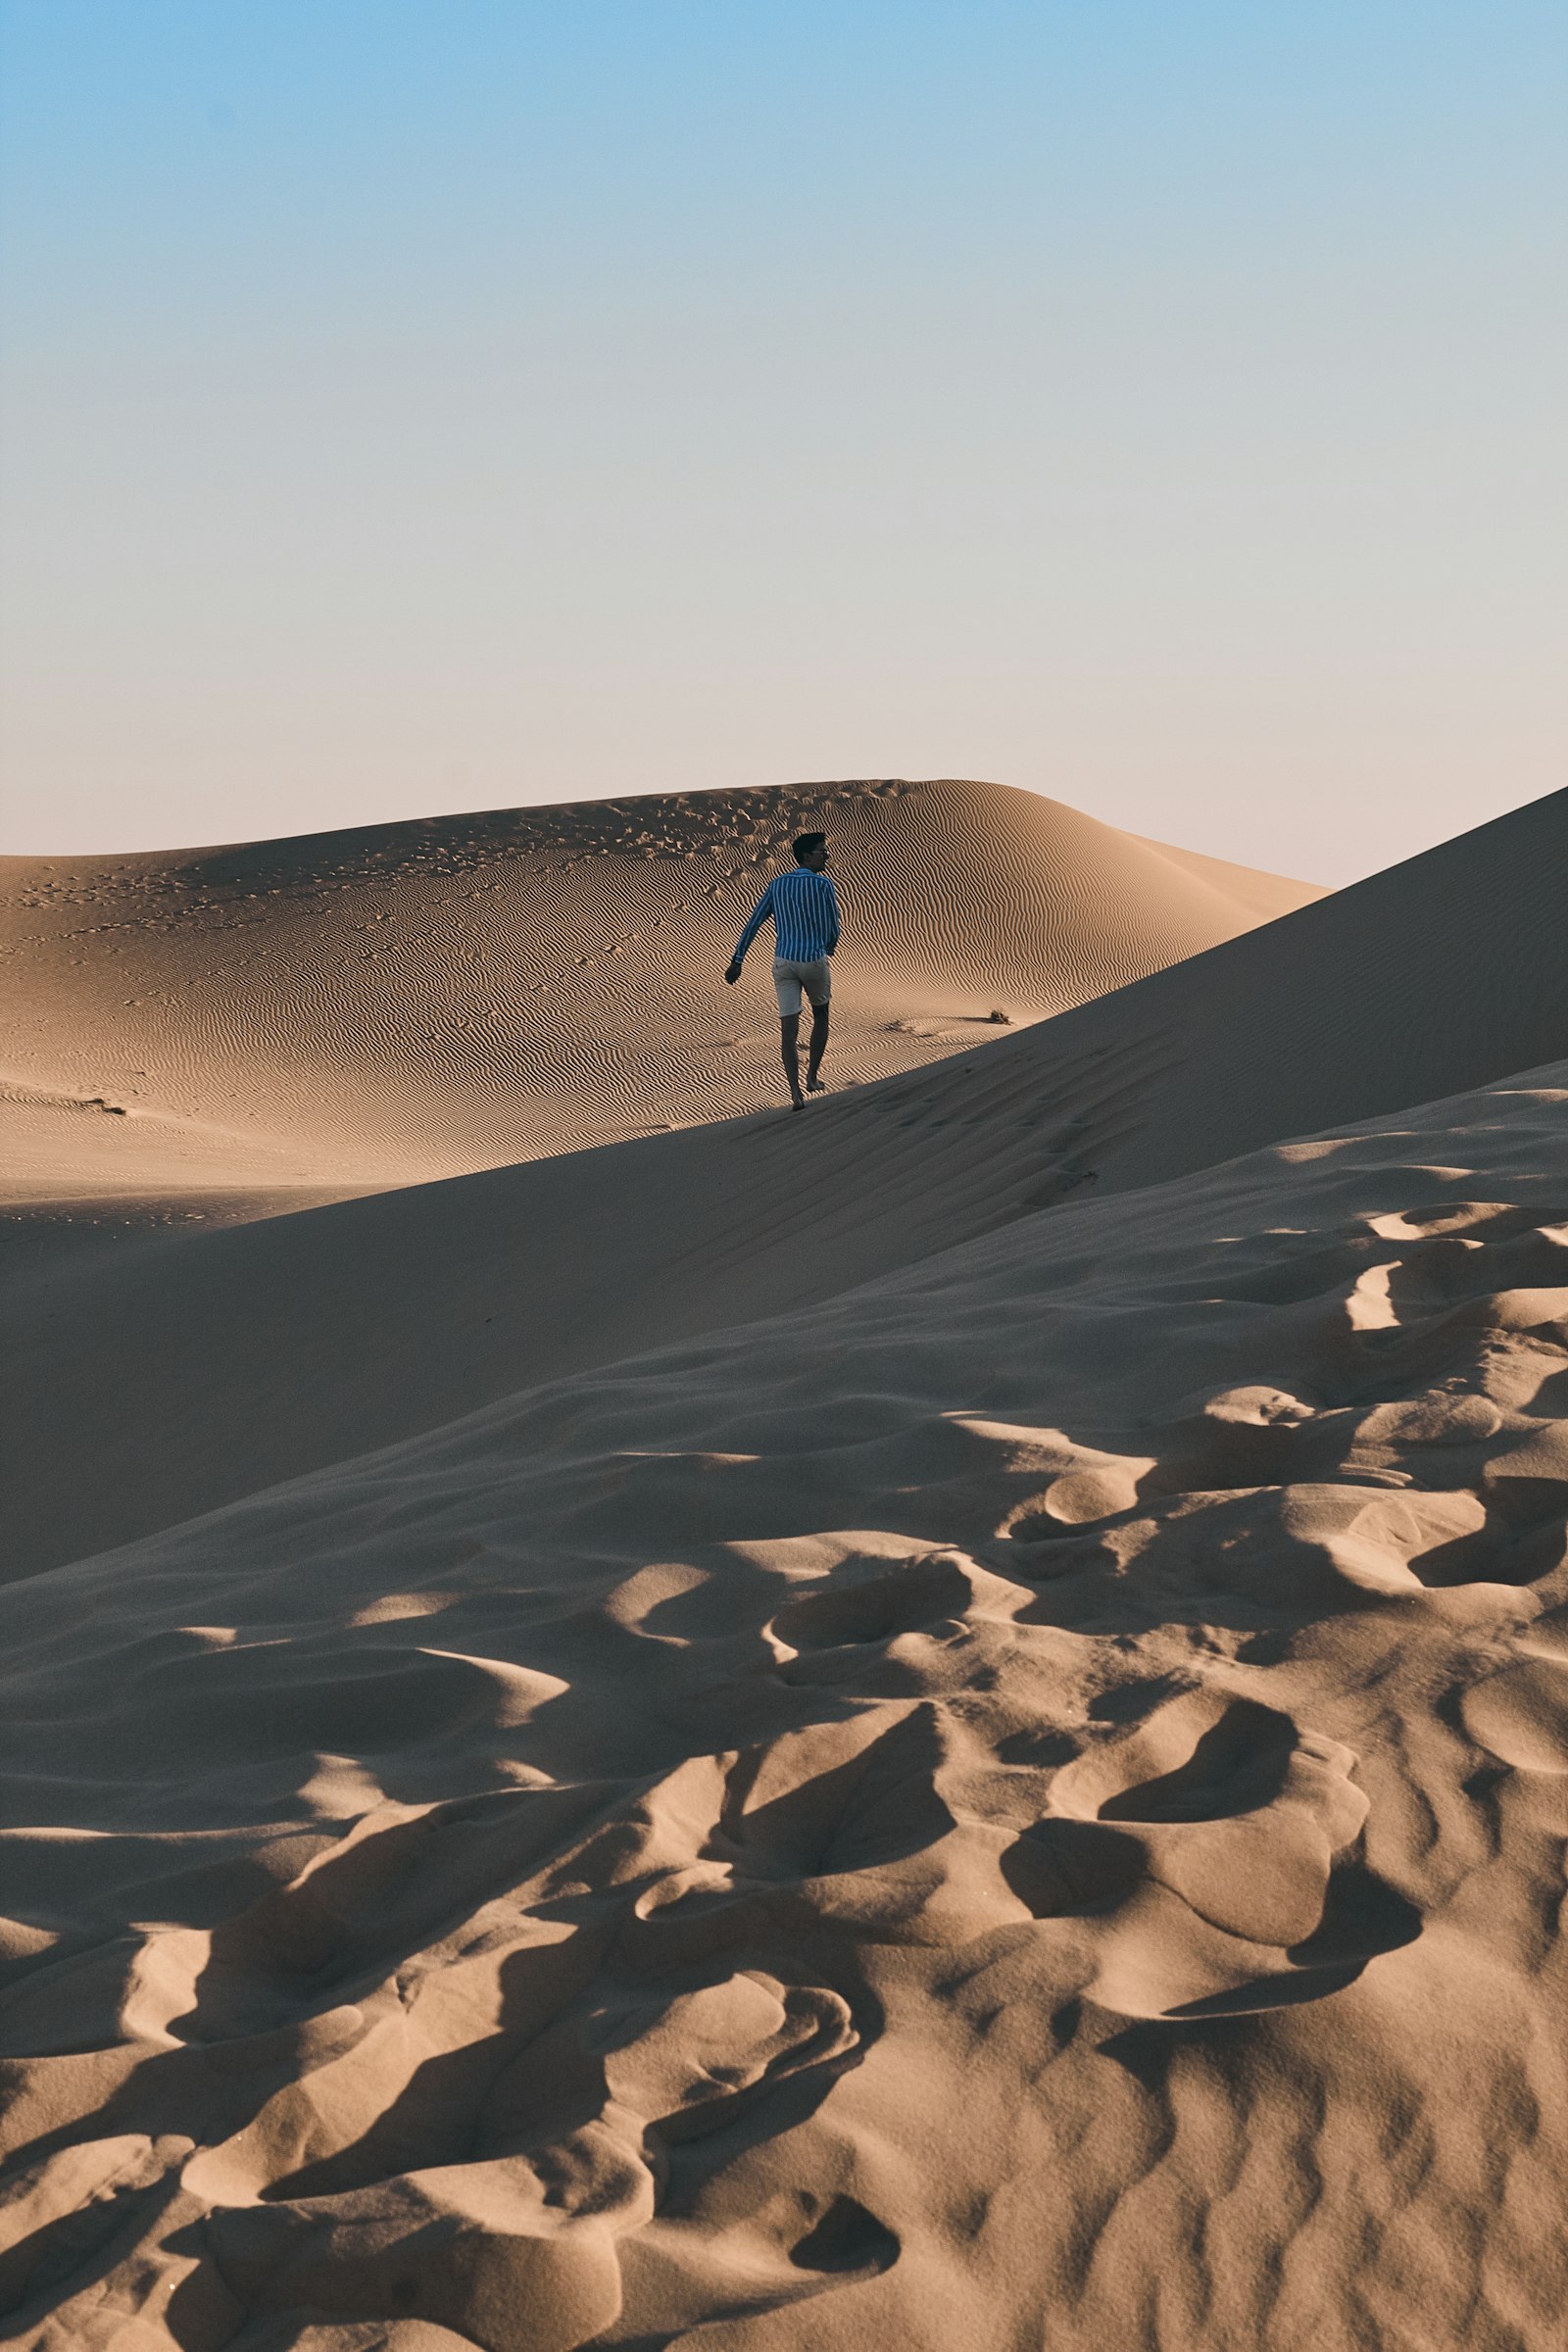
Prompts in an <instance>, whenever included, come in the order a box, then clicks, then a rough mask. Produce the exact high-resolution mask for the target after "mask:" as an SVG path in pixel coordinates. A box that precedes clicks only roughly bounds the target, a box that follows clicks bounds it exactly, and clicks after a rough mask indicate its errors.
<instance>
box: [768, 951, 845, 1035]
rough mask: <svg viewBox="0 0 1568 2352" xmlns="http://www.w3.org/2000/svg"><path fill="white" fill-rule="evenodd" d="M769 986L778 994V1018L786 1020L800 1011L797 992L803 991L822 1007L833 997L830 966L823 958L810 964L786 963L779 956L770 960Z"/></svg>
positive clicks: (831, 968)
mask: <svg viewBox="0 0 1568 2352" xmlns="http://www.w3.org/2000/svg"><path fill="white" fill-rule="evenodd" d="M773 986H774V988H775V989H776V990H777V991H778V1017H779V1019H780V1020H781V1021H783V1020H788V1018H789V1016H790V1014H791V1013H797V1012H799V1011H800V1009H801V991H802V989H804V990H805V991H806V994H807V995H808V997H809V999H810V1001H811V1003H812V1004H813V1005H825V1004H826V1003H827V1001H828V999H829V998H830V997H831V996H832V994H833V966H832V965H831V964H830V963H829V961H828V959H827V957H826V956H816V957H814V958H813V960H812V961H811V962H810V963H787V962H786V961H785V959H784V957H783V956H774V958H773Z"/></svg>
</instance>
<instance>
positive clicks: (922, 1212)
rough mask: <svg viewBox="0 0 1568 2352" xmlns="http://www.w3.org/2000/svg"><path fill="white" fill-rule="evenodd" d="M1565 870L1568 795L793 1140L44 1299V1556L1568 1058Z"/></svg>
mask: <svg viewBox="0 0 1568 2352" xmlns="http://www.w3.org/2000/svg"><path fill="white" fill-rule="evenodd" d="M1565 867H1568V795H1555V796H1553V797H1552V798H1551V799H1549V800H1545V801H1542V802H1538V803H1537V804H1535V805H1534V806H1533V807H1531V808H1529V809H1521V810H1519V811H1518V812H1516V813H1515V814H1514V815H1512V816H1509V817H1505V818H1503V819H1501V820H1499V821H1498V822H1497V823H1495V824H1493V825H1489V826H1486V827H1483V828H1482V829H1481V830H1479V831H1477V832H1475V833H1472V834H1469V835H1466V836H1465V837H1463V838H1462V839H1461V840H1459V841H1455V842H1451V843H1448V844H1446V846H1445V847H1444V848H1442V849H1440V850H1435V851H1432V852H1430V853H1429V854H1428V855H1426V856H1425V857H1422V858H1415V859H1412V860H1411V861H1410V862H1409V863H1408V864H1405V865H1402V866H1397V867H1395V868H1393V869H1392V870H1391V871H1390V872H1388V873H1386V874H1382V875H1379V876H1377V877H1375V878H1374V879H1373V880H1372V881H1370V882H1365V883H1361V884H1358V885H1357V886H1356V887H1355V888H1353V889H1351V890H1347V891H1343V892H1340V893H1338V894H1337V895H1336V896H1335V897H1333V898H1331V899H1325V900H1323V901H1321V902H1320V903H1319V904H1317V905H1315V906H1312V907H1304V908H1302V909H1301V910H1299V912H1297V913H1294V914H1290V915H1287V916H1286V917H1284V919H1283V920H1281V921H1279V922H1276V923H1272V924H1270V925H1269V926H1268V927H1267V928H1265V929H1262V930H1258V931H1254V932H1252V933H1250V934H1249V935H1247V936H1246V937H1243V938H1239V939H1236V940H1233V941H1231V942H1229V943H1227V944H1226V945H1224V946H1222V947H1220V948H1217V949H1215V950H1213V951H1211V952H1210V953H1208V954H1207V955H1204V956H1198V957H1195V958H1194V959H1192V960H1191V961H1189V962H1186V963H1183V964H1180V965H1177V966H1175V967H1174V968H1172V969H1170V970H1167V971H1164V972H1160V973H1156V974H1154V975H1153V976H1152V977H1151V978H1149V979H1146V980H1144V981H1142V982H1141V983H1139V984H1137V985H1136V986H1134V987H1131V988H1128V989H1125V990H1122V991H1121V992H1119V993H1118V994H1116V995H1114V996H1111V997H1107V998H1103V999H1100V1000H1098V1001H1096V1002H1095V1003H1093V1004H1091V1005H1084V1006H1082V1007H1080V1008H1079V1009H1077V1010H1075V1011H1071V1012H1068V1013H1065V1014H1063V1015H1061V1016H1060V1017H1059V1018H1057V1019H1055V1020H1052V1021H1048V1022H1044V1023H1042V1024H1040V1025H1038V1026H1036V1027H1034V1028H1032V1029H1030V1030H1027V1031H1025V1032H1023V1033H1021V1034H1019V1035H1016V1036H1010V1037H1009V1036H1004V1037H1002V1038H1001V1039H1000V1040H999V1042H998V1043H997V1044H995V1045H992V1046H987V1047H985V1048H984V1049H982V1050H981V1051H980V1052H978V1053H973V1054H964V1055H960V1056H958V1057H956V1058H955V1059H952V1060H949V1061H947V1062H944V1063H943V1064H942V1065H941V1066H940V1067H937V1068H933V1069H926V1070H920V1071H914V1072H910V1073H907V1074H906V1075H904V1076H902V1077H898V1078H895V1079H892V1080H890V1081H888V1082H886V1083H884V1084H882V1085H880V1086H876V1087H871V1088H866V1089H862V1090H860V1091H858V1092H856V1093H854V1094H851V1095H848V1096H837V1097H832V1098H829V1099H827V1100H825V1101H823V1102H820V1103H812V1104H811V1105H809V1109H808V1111H807V1112H806V1113H804V1114H803V1115H802V1116H800V1117H798V1118H797V1117H794V1116H793V1115H791V1114H790V1113H788V1112H783V1113H779V1114H772V1113H766V1114H762V1115H760V1116H755V1117H753V1118H751V1119H747V1120H741V1121H736V1122H732V1123H729V1124H725V1125H722V1126H719V1127H714V1128H711V1129H708V1130H706V1131H701V1132H692V1133H686V1134H677V1135H668V1136H660V1137H653V1138H645V1139H642V1140H639V1141H637V1142H634V1143H628V1144H624V1145H619V1146H614V1147H612V1148H610V1149H607V1150H603V1151H600V1152H590V1153H583V1154H580V1155H575V1156H572V1157H568V1158H564V1159H557V1160H552V1161H548V1162H537V1163H535V1164H533V1165H531V1166H527V1167H520V1168H512V1169H501V1170H497V1171H494V1172H491V1173H486V1174H482V1175H477V1176H472V1177H468V1178H465V1179H463V1180H461V1181H460V1182H457V1183H454V1184H450V1185H438V1186H433V1187H426V1188H423V1189H418V1190H411V1191H407V1192H403V1193H400V1194H395V1195H388V1196H383V1197H381V1198H379V1199H375V1200H368V1201H351V1202H347V1203H344V1204H341V1205H338V1206H335V1207H330V1208H324V1209H317V1210H313V1211H310V1212H309V1213H307V1214H303V1215H299V1216H294V1217H288V1218H282V1219H278V1220H275V1221H274V1222H272V1223H271V1224H269V1225H265V1226H264V1225H257V1226H251V1227H247V1228H244V1229H242V1230H239V1231H233V1232H227V1233H215V1234H212V1235H210V1236H202V1237H199V1238H196V1239H191V1240H178V1241H175V1242H172V1243H169V1244H165V1245H155V1244H148V1245H146V1246H145V1248H144V1249H143V1250H142V1251H141V1253H140V1254H138V1255H130V1256H126V1257H124V1258H123V1260H122V1261H121V1262H118V1263H115V1264H110V1265H103V1266H99V1267H96V1268H94V1267H91V1266H83V1267H81V1268H79V1269H78V1270H77V1272H76V1273H75V1274H74V1275H73V1274H72V1273H71V1271H70V1269H69V1268H68V1269H65V1270H64V1271H63V1272H62V1273H61V1274H60V1275H59V1276H58V1277H57V1278H54V1279H51V1280H49V1281H47V1282H45V1281H42V1280H39V1281H38V1282H35V1283H31V1284H28V1283H23V1282H18V1283H16V1284H14V1285H13V1287H12V1294H11V1298H10V1301H9V1303H8V1304H7V1305H6V1306H5V1307H4V1308H3V1309H0V1382H3V1383H4V1384H5V1390H6V1395H7V1397H8V1399H9V1401H8V1402H7V1403H6V1408H5V1410H4V1412H3V1413H0V1430H4V1431H5V1432H6V1433H7V1435H8V1438H9V1443H10V1445H11V1446H12V1447H13V1448H14V1451H15V1457H16V1458H15V1463H14V1469H13V1473H12V1478H11V1492H12V1495H13V1514H14V1515H13V1545H14V1551H13V1556H14V1558H15V1559H16V1561H17V1562H18V1564H19V1565H24V1564H33V1563H39V1564H41V1563H46V1562H49V1561H54V1560H60V1559H69V1558H74V1557H77V1556H79V1555H80V1554H82V1553H83V1552H86V1551H88V1550H91V1549H94V1548H98V1547H100V1546H102V1545H105V1544H111V1543H115V1542H119V1541H123V1540H124V1539H125V1538H127V1537H130V1536H134V1535H140V1534H143V1533H146V1532H148V1531H150V1530H151V1529H153V1528H157V1527H165V1526H170V1525H172V1523H173V1522H174V1521H176V1520H178V1519H181V1518H184V1517H187V1516H188V1515H189V1514H190V1513H191V1512H193V1511H196V1510H202V1509H207V1508H210V1507H211V1506H213V1505H215V1504H217V1503H220V1502H223V1501H226V1500H228V1499H230V1498H231V1497H233V1496H234V1495H241V1494H245V1493H248V1492H250V1491H251V1490H252V1489H254V1488H256V1487H259V1486H263V1485H265V1484H268V1483H269V1482H270V1481H271V1480H274V1479H278V1478H284V1477H288V1476H291V1475H293V1474H295V1473H296V1472H299V1471H304V1470H309V1469H312V1468H315V1467H317V1466H318V1465H319V1464H321V1463H325V1462H329V1461H334V1460H338V1459H340V1458H342V1456H343V1455H345V1454H346V1453H349V1452H353V1451H356V1450H360V1449H363V1448H365V1447H368V1446H376V1445H384V1444H387V1443H390V1442H392V1441H393V1440H396V1439H399V1438H403V1437H406V1436H408V1435H411V1434H412V1433H413V1432H415V1431H417V1430H419V1429H422V1428H430V1427H433V1426H434V1425H435V1424H436V1423H438V1422H440V1421H443V1420H447V1419H450V1418H451V1417H452V1416H454V1415H455V1414H457V1413H460V1412H464V1411H466V1410H468V1409H470V1408H472V1407H474V1406H476V1405H479V1404H481V1403H483V1402H485V1401H486V1400H488V1399H490V1398H492V1397H501V1396H505V1395H507V1394H509V1393H511V1392H512V1391H514V1390H515V1389H517V1388H520V1387H521V1386H523V1385H524V1384H525V1383H527V1382H530V1381H534V1380H539V1379H547V1378H551V1377H554V1376H555V1375H556V1374H558V1373H562V1372H570V1371H576V1370H580V1369H582V1368H584V1367H586V1366H588V1365H591V1364H595V1363H605V1362H608V1361H611V1360H612V1359H613V1358H614V1357H617V1356H623V1355H628V1354H632V1353H635V1352H636V1351H637V1350H639V1349H640V1348H646V1347H648V1346H650V1345H652V1344H654V1343H656V1342H658V1341H660V1340H662V1339H665V1338H671V1339H675V1338H681V1337H686V1336H690V1335H692V1334H695V1333H698V1332H702V1331H711V1330H714V1329H716V1328H718V1327H719V1326H721V1325H723V1324H726V1323H733V1322H735V1321H738V1320H740V1319H742V1318H744V1317H748V1316H753V1315H763V1314H773V1313H778V1312H780V1311H781V1310H783V1309H785V1308H788V1307H790V1306H793V1305H797V1304H806V1303H809V1301H811V1300H813V1299H823V1298H827V1297H830V1296H831V1295H832V1294H833V1293H834V1292H836V1291H838V1290H840V1289H842V1288H844V1287H846V1286H847V1285H849V1284H852V1283H856V1282H859V1281H863V1280H865V1279H867V1278H868V1277H870V1276H872V1275H876V1274H879V1273H883V1272H886V1271H888V1270H890V1269H892V1268H893V1267H896V1266H899V1265H904V1264H907V1263H909V1262H910V1261H911V1260H913V1259H915V1258H918V1257H921V1256H924V1255H928V1254H929V1253H931V1252H932V1251H934V1250H941V1249H943V1248H944V1247H946V1246H948V1245H950V1244H952V1243H954V1242H956V1241H960V1240H963V1239H965V1238H966V1237H968V1236H970V1235H973V1234H977V1233H982V1232H986V1231H988V1230H990V1229H991V1228H993V1227H995V1226H997V1225H999V1224H1003V1223H1006V1222H1010V1221H1012V1220H1015V1219H1017V1218H1019V1217H1021V1216H1024V1215H1026V1214H1027V1213H1028V1212H1029V1211H1030V1210H1031V1209H1034V1208H1038V1207H1041V1206H1047V1205H1050V1204H1052V1203H1053V1202H1057V1201H1064V1200H1071V1199H1073V1198H1075V1197H1076V1196H1078V1195H1080V1194H1082V1193H1083V1192H1084V1191H1086V1190H1089V1189H1095V1190H1099V1191H1108V1190H1111V1189H1118V1188H1124V1187H1126V1186H1129V1185H1133V1184H1138V1183H1143V1182H1148V1181H1151V1180H1156V1179H1160V1178H1163V1177H1167V1176H1170V1175H1173V1174H1176V1173H1179V1172H1181V1171H1183V1170H1185V1169H1189V1168H1193V1167H1197V1166H1201V1165H1204V1164H1207V1163H1210V1162H1213V1161H1216V1160H1220V1159H1224V1158H1226V1157H1228V1156H1230V1155H1232V1154H1234V1153H1236V1152H1243V1151H1247V1150H1250V1149H1251V1148H1253V1147H1255V1146H1256V1145H1258V1144H1261V1143H1264V1142H1267V1141H1270V1140H1273V1139H1275V1138H1279V1137H1282V1136H1288V1135H1291V1134H1300V1133H1304V1132H1309V1131H1310V1130H1312V1129H1314V1128H1317V1127H1320V1126H1322V1125H1323V1124H1324V1123H1325V1122H1327V1121H1329V1120H1333V1119H1353V1118H1358V1117H1362V1116H1364V1115H1366V1114H1368V1113H1370V1112H1371V1111H1373V1110H1376V1109H1377V1108H1379V1107H1380V1106H1384V1107H1387V1106H1392V1105H1396V1104H1398V1103H1405V1102H1409V1101H1412V1100H1414V1101H1419V1100H1422V1099H1425V1098H1430V1097H1433V1096H1436V1095H1440V1094H1442V1093H1444V1092H1446V1091H1454V1090H1457V1089H1460V1088H1463V1087H1466V1086H1472V1085H1476V1084H1479V1083H1481V1082H1483V1081H1484V1080H1486V1079H1489V1078H1492V1077H1495V1076H1499V1075H1501V1074H1503V1073H1505V1072H1507V1071H1508V1070H1511V1069H1519V1068H1528V1067H1530V1066H1532V1065H1533V1064H1535V1063H1539V1062H1541V1061H1542V1060H1544V1059H1546V1058H1548V1057H1551V1056H1553V1055H1561V1054H1568V924H1565V923H1564V921H1563V919H1562V907H1561V888H1560V876H1561V874H1562V872H1563V871H1564V869H1565ZM0 1442H5V1441H4V1440H0Z"/></svg>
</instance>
